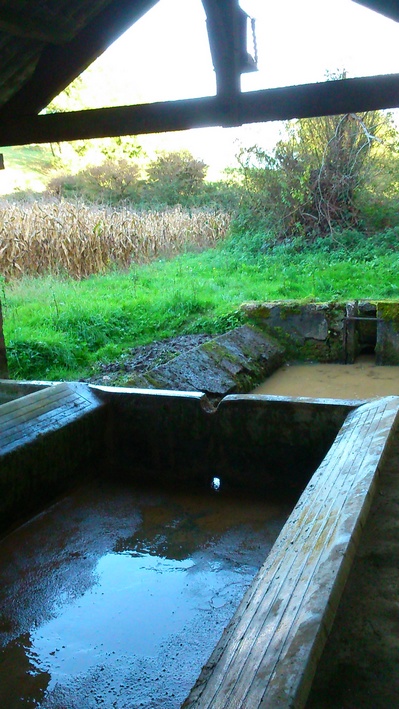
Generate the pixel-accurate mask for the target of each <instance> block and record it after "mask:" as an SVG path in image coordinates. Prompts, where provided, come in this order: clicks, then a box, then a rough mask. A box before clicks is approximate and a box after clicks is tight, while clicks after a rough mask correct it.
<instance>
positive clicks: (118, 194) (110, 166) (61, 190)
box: [47, 139, 241, 210]
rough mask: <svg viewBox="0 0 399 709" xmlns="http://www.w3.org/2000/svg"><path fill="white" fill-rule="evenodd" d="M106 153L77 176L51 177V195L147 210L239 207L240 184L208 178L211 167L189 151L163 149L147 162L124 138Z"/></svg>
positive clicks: (49, 185) (102, 153) (63, 173)
mask: <svg viewBox="0 0 399 709" xmlns="http://www.w3.org/2000/svg"><path fill="white" fill-rule="evenodd" d="M114 140H118V139H114ZM120 140H121V139H120ZM76 149H78V148H76ZM100 152H101V155H102V160H101V161H100V162H98V163H96V164H88V165H87V166H86V167H84V168H83V169H81V170H80V171H79V172H77V173H76V174H73V173H71V172H65V171H61V170H57V171H56V172H55V173H54V174H53V175H52V176H50V178H49V180H48V183H47V190H48V193H49V194H50V195H56V196H58V197H64V198H79V199H84V200H86V201H88V202H98V201H101V202H103V203H107V204H112V205H118V204H119V205H120V204H121V203H124V204H129V205H130V207H131V208H135V209H141V210H145V209H164V208H165V207H174V206H177V205H179V206H181V207H183V208H199V207H202V208H219V209H229V210H235V209H237V208H238V205H239V200H240V196H241V188H240V184H239V182H237V181H232V180H227V179H226V180H223V181H222V180H219V181H217V182H206V181H205V177H206V173H207V169H208V168H207V165H205V163H204V162H203V161H202V160H199V159H197V158H195V157H193V155H192V154H191V153H190V152H189V151H188V150H180V151H172V152H160V153H158V155H157V156H156V158H154V159H153V160H147V159H146V156H145V155H144V153H143V151H142V150H141V148H140V147H139V146H137V145H136V144H134V143H132V142H131V141H127V142H126V141H122V140H121V142H120V143H116V144H115V143H114V144H108V145H107V146H106V147H103V148H102V149H101V151H100Z"/></svg>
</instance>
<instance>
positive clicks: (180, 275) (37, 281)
mask: <svg viewBox="0 0 399 709" xmlns="http://www.w3.org/2000/svg"><path fill="white" fill-rule="evenodd" d="M398 237H399V231H398V230H395V229H391V230H389V231H387V232H385V233H384V234H381V235H378V236H374V237H373V239H372V240H371V238H366V237H365V236H364V235H362V234H358V233H355V232H347V233H345V234H341V235H335V236H333V237H331V238H329V239H321V240H319V241H316V242H314V243H313V244H311V245H307V246H306V245H304V244H303V243H301V242H300V241H295V240H294V241H292V242H290V243H289V244H287V243H286V244H282V245H276V246H273V245H271V244H269V245H268V244H267V242H266V243H265V238H264V235H256V234H255V235H253V236H248V235H245V236H243V235H236V236H234V237H232V238H231V239H230V240H229V241H227V242H225V243H222V244H219V245H218V246H217V247H215V248H212V249H208V250H207V251H204V252H202V253H185V254H182V255H180V256H178V257H176V258H174V259H172V260H158V261H155V262H153V263H151V264H148V265H141V266H139V265H135V266H133V267H131V268H130V269H129V270H128V271H125V272H123V273H121V272H110V273H106V274H103V275H97V276H91V277H89V278H87V279H84V280H81V281H77V280H73V279H72V278H70V277H66V276H65V277H63V278H60V277H57V278H56V277H54V276H42V277H38V278H33V277H24V278H21V279H19V280H18V281H12V282H10V283H5V284H3V297H2V302H3V308H4V320H5V322H4V328H5V337H6V342H7V346H8V356H9V364H10V369H11V376H13V377H18V378H34V379H37V378H38V379H40V378H44V379H65V378H66V379H74V378H81V377H87V376H90V374H91V373H93V371H95V368H96V366H97V365H98V363H99V362H107V361H112V360H114V359H115V358H117V357H119V356H120V355H121V354H122V353H123V352H125V351H126V350H128V349H129V348H131V347H133V346H136V345H139V344H146V343H148V342H151V341H154V340H159V339H163V338H166V337H169V336H173V335H176V334H183V333H194V332H209V333H217V332H223V331H225V330H227V329H229V328H231V327H234V326H235V325H237V324H238V323H239V322H241V317H242V316H241V315H240V313H239V306H240V305H241V303H242V302H244V301H248V300H276V299H291V298H294V299H309V300H318V301H326V300H330V301H331V300H347V299H354V298H359V299H365V298H369V299H397V298H398V297H399V255H398V250H397V248H396V245H397V242H398Z"/></svg>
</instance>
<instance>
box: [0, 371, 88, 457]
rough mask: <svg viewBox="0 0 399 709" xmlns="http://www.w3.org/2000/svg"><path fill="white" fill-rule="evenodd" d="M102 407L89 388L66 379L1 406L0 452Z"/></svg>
mask: <svg viewBox="0 0 399 709" xmlns="http://www.w3.org/2000/svg"><path fill="white" fill-rule="evenodd" d="M98 406H101V402H100V401H99V399H98V398H96V396H95V395H94V394H93V393H92V392H91V390H90V389H89V387H87V386H84V385H79V384H68V383H66V382H64V383H60V384H55V385H53V386H49V387H46V388H45V389H41V390H40V391H36V392H33V393H32V394H28V395H27V396H24V397H21V398H19V399H14V400H13V401H9V402H8V403H6V404H3V405H2V406H0V455H1V454H3V453H5V452H7V451H9V450H10V449H11V448H13V447H14V446H16V445H22V444H24V443H26V442H27V441H28V440H31V439H32V438H34V437H35V436H38V435H43V434H44V433H46V432H47V431H49V430H52V429H54V428H57V427H61V426H63V425H65V424H66V423H68V421H69V420H72V419H76V418H77V417H78V416H79V415H80V414H81V413H83V412H84V411H86V410H88V409H90V408H96V407H98Z"/></svg>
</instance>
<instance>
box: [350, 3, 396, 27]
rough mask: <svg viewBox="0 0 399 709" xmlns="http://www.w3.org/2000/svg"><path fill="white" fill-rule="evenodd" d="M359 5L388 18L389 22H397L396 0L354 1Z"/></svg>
mask: <svg viewBox="0 0 399 709" xmlns="http://www.w3.org/2000/svg"><path fill="white" fill-rule="evenodd" d="M354 2H357V3H358V4H359V5H364V6H365V7H368V8H369V10H374V12H378V13H379V14H380V15H385V17H389V19H390V20H395V21H396V22H399V2H398V0H354Z"/></svg>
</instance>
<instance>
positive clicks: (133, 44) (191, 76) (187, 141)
mask: <svg viewBox="0 0 399 709" xmlns="http://www.w3.org/2000/svg"><path fill="white" fill-rule="evenodd" d="M241 5H242V7H243V8H244V9H245V11H246V12H247V13H248V14H249V15H250V16H251V17H255V19H256V36H257V45H258V55H259V59H258V67H259V71H258V72H256V73H251V74H244V75H243V76H242V90H243V91H251V90H256V89H266V88H272V87H278V86H289V85H293V84H303V83H308V82H316V81H323V80H324V79H325V77H326V72H333V73H334V72H340V71H342V70H343V69H345V70H346V71H347V75H348V77H355V76H369V75H375V74H384V73H397V72H399V51H398V47H399V23H395V22H393V21H392V20H389V19H387V18H385V17H383V16H382V15H378V14H377V13H375V12H372V11H371V10H368V9H367V8H365V7H363V6H361V5H359V4H357V3H356V2H353V1H352V0H300V1H299V0H278V2H276V0H274V2H270V1H269V0H242V2H241ZM205 19H206V18H205V12H204V9H203V7H202V3H201V0H159V2H158V3H157V5H156V6H155V7H154V8H153V9H152V10H150V11H149V12H148V13H147V14H146V15H145V16H144V17H143V18H141V19H140V20H139V21H138V22H137V23H136V24H135V25H133V27H132V28H131V29H130V30H128V31H127V32H126V33H125V34H124V35H123V36H122V37H121V38H119V40H117V41H116V42H115V43H114V44H113V45H112V46H111V47H110V48H109V49H108V50H107V51H106V52H105V53H104V54H103V55H102V56H101V57H100V58H99V59H98V60H97V61H96V62H95V63H94V64H93V65H92V66H91V68H90V69H89V70H88V73H87V74H86V75H85V76H84V80H85V83H86V84H87V99H86V100H87V102H88V103H89V105H90V106H91V107H93V108H94V107H100V106H104V105H109V106H112V105H120V104H129V103H146V102H150V101H163V100H173V99H182V98H191V97H197V96H209V95H213V94H215V92H216V84H215V76H214V72H213V67H212V61H211V56H210V51H209V45H208V40H207V33H206V24H205ZM99 76H100V77H101V80H100V86H101V90H100V91H99V80H98V77H99ZM90 87H91V88H90ZM281 129H282V126H281V124H279V123H268V124H252V125H250V126H248V125H247V126H243V127H242V128H214V129H197V130H195V131H185V132H179V133H174V134H168V136H163V137H162V138H161V137H160V136H155V137H154V136H148V137H146V136H142V137H140V138H139V142H140V143H141V144H143V146H144V148H145V149H147V150H148V151H149V152H150V153H151V151H153V150H156V149H157V148H158V149H166V150H174V149H180V148H182V147H186V148H188V149H189V150H191V152H192V153H193V154H194V155H195V157H199V158H201V159H203V160H205V162H207V164H209V165H210V166H211V173H212V172H213V173H215V174H216V173H218V171H219V170H221V169H222V168H223V167H225V166H227V165H232V164H234V155H235V154H236V153H237V151H238V148H239V146H240V145H252V144H254V143H259V144H261V145H262V146H263V147H266V148H269V149H270V148H271V147H272V146H273V145H274V144H275V142H276V140H277V139H278V137H279V135H280V131H281Z"/></svg>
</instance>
